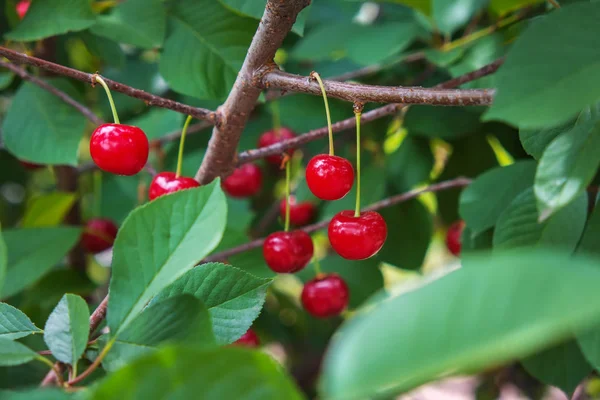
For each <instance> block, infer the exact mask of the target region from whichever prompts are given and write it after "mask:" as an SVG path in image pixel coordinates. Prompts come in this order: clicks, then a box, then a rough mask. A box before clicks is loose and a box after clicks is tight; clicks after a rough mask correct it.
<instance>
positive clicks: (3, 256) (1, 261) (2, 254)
mask: <svg viewBox="0 0 600 400" xmlns="http://www.w3.org/2000/svg"><path fill="white" fill-rule="evenodd" d="M7 268H8V250H7V249H6V243H5V242H4V239H3V238H2V225H0V293H2V287H3V286H4V280H5V279H6V270H7Z"/></svg>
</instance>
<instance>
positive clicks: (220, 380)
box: [89, 346, 303, 400]
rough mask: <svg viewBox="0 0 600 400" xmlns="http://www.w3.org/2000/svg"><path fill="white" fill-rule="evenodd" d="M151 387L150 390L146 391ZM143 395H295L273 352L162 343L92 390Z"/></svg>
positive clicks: (93, 398)
mask: <svg viewBox="0 0 600 400" xmlns="http://www.w3.org/2000/svg"><path fill="white" fill-rule="evenodd" d="M149 388H151V390H149ZM115 393H119V398H120V399H122V400H129V399H131V400H133V399H139V398H144V399H147V400H155V399H156V400H159V399H165V398H169V397H172V396H175V397H177V398H181V399H188V398H190V399H191V398H197V397H198V395H199V394H201V396H202V399H203V400H213V399H215V400H216V399H218V400H222V399H236V400H250V399H257V400H258V399H286V400H287V399H289V400H299V399H302V398H303V397H302V395H300V393H299V392H298V390H297V389H296V387H295V386H294V384H293V383H292V381H291V379H290V378H288V377H287V376H285V374H284V372H283V370H282V368H281V367H280V366H279V365H278V364H277V361H275V360H273V359H272V358H271V356H269V355H267V354H263V353H261V352H257V351H248V350H246V349H239V348H222V349H216V350H201V349H197V348H193V347H183V346H178V347H174V346H173V347H166V348H163V349H160V350H158V351H157V352H155V353H153V354H150V355H148V356H144V357H142V358H140V359H137V360H135V361H134V362H133V363H131V364H129V365H127V366H125V367H123V368H121V369H120V370H118V371H117V372H115V373H114V374H112V375H110V376H108V377H107V378H106V379H104V380H103V381H101V382H99V384H98V385H97V386H95V387H94V388H92V389H90V393H89V399H90V400H102V399H114V396H115Z"/></svg>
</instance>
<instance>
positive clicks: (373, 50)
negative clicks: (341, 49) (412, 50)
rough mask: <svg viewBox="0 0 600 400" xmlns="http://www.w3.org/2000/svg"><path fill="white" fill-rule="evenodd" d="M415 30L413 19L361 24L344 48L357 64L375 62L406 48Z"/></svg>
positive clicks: (413, 37)
mask: <svg viewBox="0 0 600 400" xmlns="http://www.w3.org/2000/svg"><path fill="white" fill-rule="evenodd" d="M417 32H418V29H417V25H416V24H415V23H414V21H406V22H405V21H400V22H398V21H395V22H388V23H383V24H377V25H368V26H362V25H361V26H359V28H358V29H357V30H356V33H355V36H353V37H352V38H351V39H349V40H348V41H346V42H345V50H346V52H347V54H348V58H350V59H351V60H352V61H354V62H356V63H358V64H361V65H372V64H377V63H381V62H383V61H385V60H386V59H388V58H389V57H391V56H393V55H395V54H398V53H400V52H401V51H402V50H404V49H406V48H407V47H408V45H410V44H411V42H412V41H413V40H414V39H415V38H416V36H417Z"/></svg>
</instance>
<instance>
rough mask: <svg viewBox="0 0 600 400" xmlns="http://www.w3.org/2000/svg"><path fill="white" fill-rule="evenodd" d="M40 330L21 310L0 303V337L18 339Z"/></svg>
mask: <svg viewBox="0 0 600 400" xmlns="http://www.w3.org/2000/svg"><path fill="white" fill-rule="evenodd" d="M41 332H42V330H41V329H40V328H38V327H37V326H35V325H34V324H33V322H31V320H30V319H29V317H28V316H27V315H25V314H24V313H23V311H21V310H19V309H16V308H14V307H13V306H11V305H9V304H6V303H0V338H3V339H19V338H22V337H24V336H28V335H31V334H34V333H41Z"/></svg>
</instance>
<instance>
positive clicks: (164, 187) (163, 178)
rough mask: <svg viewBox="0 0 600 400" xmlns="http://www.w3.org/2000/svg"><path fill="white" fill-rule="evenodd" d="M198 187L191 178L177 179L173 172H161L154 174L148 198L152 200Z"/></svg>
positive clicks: (181, 177)
mask: <svg viewBox="0 0 600 400" xmlns="http://www.w3.org/2000/svg"><path fill="white" fill-rule="evenodd" d="M198 186H200V184H199V183H198V182H197V181H196V180H195V179H193V178H188V177H187V176H180V177H179V178H178V177H177V175H176V174H175V173H174V172H161V173H159V174H156V176H155V177H154V178H153V179H152V182H151V183H150V190H149V191H148V197H149V198H150V200H154V199H155V198H157V197H160V196H163V195H165V194H169V193H175V192H179V191H180V190H185V189H191V188H195V187H198Z"/></svg>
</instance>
